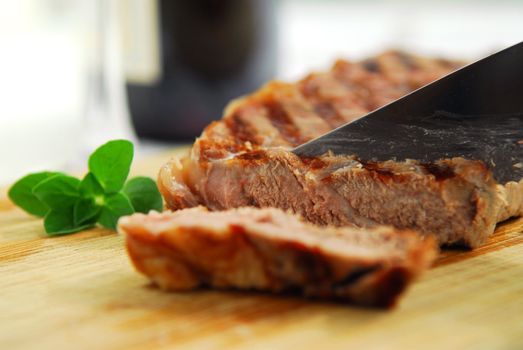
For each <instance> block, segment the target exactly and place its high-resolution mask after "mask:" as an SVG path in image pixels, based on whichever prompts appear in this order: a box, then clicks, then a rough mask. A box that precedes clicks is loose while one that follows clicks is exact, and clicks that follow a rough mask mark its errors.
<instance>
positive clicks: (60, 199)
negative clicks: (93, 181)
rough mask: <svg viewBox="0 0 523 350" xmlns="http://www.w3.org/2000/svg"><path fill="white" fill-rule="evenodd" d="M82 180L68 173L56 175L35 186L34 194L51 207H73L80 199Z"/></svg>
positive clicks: (58, 208)
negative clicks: (79, 191)
mask: <svg viewBox="0 0 523 350" xmlns="http://www.w3.org/2000/svg"><path fill="white" fill-rule="evenodd" d="M79 185H80V180H78V179H77V178H75V177H72V176H67V175H61V174H59V175H54V176H52V177H50V178H48V179H46V180H43V181H42V182H40V183H39V184H38V185H36V186H35V187H34V188H33V194H34V195H35V196H36V197H37V198H38V199H39V200H40V201H42V202H43V203H45V204H46V205H47V206H48V207H49V208H51V209H57V210H60V209H66V208H72V206H73V205H74V204H75V202H76V200H77V199H78V196H79V193H78V187H79Z"/></svg>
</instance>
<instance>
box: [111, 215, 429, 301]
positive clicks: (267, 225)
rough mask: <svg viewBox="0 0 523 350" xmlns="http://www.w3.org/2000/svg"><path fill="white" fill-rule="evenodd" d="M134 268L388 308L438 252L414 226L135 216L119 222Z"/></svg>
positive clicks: (163, 281) (174, 285) (166, 278)
mask: <svg viewBox="0 0 523 350" xmlns="http://www.w3.org/2000/svg"><path fill="white" fill-rule="evenodd" d="M119 231H120V232H122V233H124V234H125V236H126V241H127V249H128V253H129V255H130V257H131V259H132V261H133V263H134V265H135V267H136V268H137V269H138V270H139V271H140V272H142V273H144V274H145V275H147V276H148V277H149V278H150V279H151V280H152V281H153V282H154V283H156V284H157V285H159V286H160V287H161V288H163V289H168V290H188V289H193V288H196V287H199V286H212V287H217V288H239V289H256V290H264V291H271V292H283V291H300V292H301V293H303V294H304V295H306V296H310V297H319V298H332V299H338V300H340V301H345V302H352V303H357V304H362V305H375V306H380V307H389V306H392V305H393V304H394V303H395V301H396V300H397V298H398V296H399V295H400V294H401V293H402V292H403V290H404V289H405V288H406V287H407V285H408V284H409V283H410V282H411V281H412V280H413V279H414V278H416V277H417V276H418V275H419V274H420V273H421V272H422V271H424V270H425V269H427V268H428V267H429V266H430V264H431V263H432V261H433V260H434V258H435V256H436V252H437V249H436V245H435V242H434V240H433V239H432V238H430V237H429V238H427V239H421V238H420V237H419V236H418V235H417V234H416V233H414V232H412V231H398V230H395V229H392V228H386V227H380V228H376V229H372V230H362V229H355V228H333V227H324V228H322V227H317V226H314V225H311V224H308V223H305V222H303V221H302V220H300V219H299V218H298V217H297V216H295V215H292V214H290V213H285V212H283V211H281V210H279V209H273V208H270V209H255V208H241V209H232V210H228V211H222V212H207V211H206V210H205V209H204V208H201V207H199V208H193V209H186V210H181V211H178V212H174V213H173V212H164V213H161V214H160V213H155V212H153V213H150V214H149V215H143V214H134V215H132V216H130V217H125V218H123V219H121V220H120V222H119Z"/></svg>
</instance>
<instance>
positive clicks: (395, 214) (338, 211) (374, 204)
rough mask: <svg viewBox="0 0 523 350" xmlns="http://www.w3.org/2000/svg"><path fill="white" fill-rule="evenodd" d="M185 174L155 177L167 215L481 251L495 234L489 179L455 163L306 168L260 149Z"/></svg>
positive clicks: (309, 164)
mask: <svg viewBox="0 0 523 350" xmlns="http://www.w3.org/2000/svg"><path fill="white" fill-rule="evenodd" d="M187 169H188V172H187V173H185V176H184V172H183V171H184V170H185V168H182V169H180V168H179V164H178V165H177V164H175V163H171V164H170V165H169V164H168V165H166V166H164V168H163V169H162V170H161V171H160V177H159V181H158V184H159V186H160V190H161V191H162V193H163V194H164V196H165V198H166V200H167V205H168V206H169V207H171V208H173V207H178V208H179V207H190V206H191V205H192V204H193V203H201V204H203V205H205V206H206V207H208V208H210V209H213V210H223V209H227V208H234V207H242V206H257V207H279V208H283V209H287V210H292V211H294V212H297V213H300V214H301V215H302V216H303V217H304V218H305V219H307V220H308V221H310V222H313V223H316V224H321V225H336V226H345V225H355V226H360V227H372V226H375V225H378V224H390V225H393V226H395V227H397V228H401V229H414V230H416V231H419V232H421V233H425V234H430V233H434V234H436V237H437V239H438V241H439V242H440V243H442V244H461V245H467V246H471V247H476V246H478V245H480V244H481V243H483V242H484V241H485V239H486V238H487V237H488V235H489V234H490V233H491V232H492V231H493V230H494V226H495V224H496V219H497V215H498V211H499V209H500V204H502V203H501V201H500V200H499V199H498V198H499V196H498V191H499V189H498V188H497V186H496V182H495V181H494V180H493V178H492V176H491V173H490V171H488V170H487V168H486V167H485V166H484V165H483V164H482V163H481V162H477V161H470V160H464V159H460V158H456V159H451V160H442V161H439V162H436V163H434V164H431V165H423V164H419V163H417V162H414V161H411V162H402V163H400V162H392V161H391V162H383V163H362V162H360V161H358V160H356V159H354V158H353V157H342V156H328V155H326V156H324V157H321V158H315V159H312V160H305V159H300V158H299V157H298V156H296V155H294V154H293V153H291V152H289V151H286V150H283V149H266V150H257V151H251V152H246V153H242V154H240V155H237V156H235V157H232V158H230V159H224V160H215V161H211V162H198V163H194V164H191V166H188V167H187ZM173 181H174V182H175V183H177V184H178V186H172V185H170V184H171V183H172V182H173ZM189 188H191V189H189ZM194 194H197V197H195V196H194ZM188 198H193V200H192V202H190V203H187V199H188Z"/></svg>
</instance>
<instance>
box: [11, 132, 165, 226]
mask: <svg viewBox="0 0 523 350" xmlns="http://www.w3.org/2000/svg"><path fill="white" fill-rule="evenodd" d="M133 154H134V147H133V144H132V143H131V142H129V141H127V140H113V141H109V142H107V143H106V144H104V145H102V146H100V147H99V148H98V149H96V150H95V151H94V152H93V153H92V154H91V156H90V157H89V163H88V165H89V172H88V173H87V174H86V175H85V176H84V178H83V179H82V180H80V179H77V178H75V177H72V176H69V175H66V174H63V173H60V172H49V171H44V172H39V173H33V174H29V175H26V176H24V177H23V178H21V179H20V180H18V181H17V182H16V183H15V184H14V185H13V186H12V187H11V188H10V189H9V192H8V195H9V198H10V199H11V201H13V203H15V204H16V205H17V206H19V207H20V208H22V209H23V210H25V211H26V212H28V213H29V214H32V215H35V216H38V217H43V218H44V228H45V232H46V233H47V234H48V235H49V236H56V235H65V234H70V233H74V232H78V231H81V230H85V229H88V228H91V227H94V226H95V225H96V224H97V223H98V224H100V225H101V226H103V227H106V228H109V229H113V230H114V229H116V224H117V222H118V219H119V218H120V217H121V216H124V215H129V214H132V213H134V212H141V213H147V212H148V211H149V210H152V209H154V210H158V211H161V210H162V208H163V202H162V197H161V195H160V192H159V191H158V188H157V187H156V183H155V182H154V181H153V180H152V179H151V178H148V177H142V176H139V177H135V178H132V179H130V180H129V181H127V182H126V180H127V176H128V175H129V170H130V168H131V163H132V160H133Z"/></svg>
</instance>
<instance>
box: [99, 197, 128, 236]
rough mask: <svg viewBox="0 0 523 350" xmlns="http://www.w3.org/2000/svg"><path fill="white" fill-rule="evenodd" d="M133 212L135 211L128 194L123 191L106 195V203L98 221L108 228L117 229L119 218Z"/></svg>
mask: <svg viewBox="0 0 523 350" xmlns="http://www.w3.org/2000/svg"><path fill="white" fill-rule="evenodd" d="M132 213H134V208H133V206H132V204H131V201H129V198H127V196H126V195H124V194H123V193H114V194H110V195H108V196H106V197H105V204H104V207H103V208H102V212H101V213H100V217H99V218H98V222H99V223H100V224H101V225H102V226H104V227H106V228H110V229H112V230H115V229H116V224H117V223H118V219H119V218H120V217H121V216H124V215H130V214H132Z"/></svg>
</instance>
